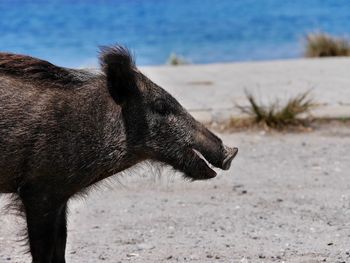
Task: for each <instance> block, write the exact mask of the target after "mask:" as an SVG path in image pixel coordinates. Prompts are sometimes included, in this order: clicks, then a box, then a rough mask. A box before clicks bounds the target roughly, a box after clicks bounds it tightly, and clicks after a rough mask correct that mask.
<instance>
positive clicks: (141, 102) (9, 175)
mask: <svg viewBox="0 0 350 263" xmlns="http://www.w3.org/2000/svg"><path fill="white" fill-rule="evenodd" d="M100 64H101V69H102V72H101V73H92V72H89V71H85V70H75V69H68V68H61V67H58V66H55V65H53V64H51V63H49V62H47V61H43V60H39V59H36V58H32V57H28V56H23V55H16V54H8V53H0V155H1V158H0V193H7V194H12V195H13V197H14V198H13V203H12V205H16V206H17V208H18V210H17V211H19V212H21V214H25V219H26V222H27V233H28V239H29V248H30V252H31V255H32V258H33V262H34V263H64V262H65V246H66V236H67V229H66V217H67V202H68V200H69V199H70V198H71V197H72V196H77V195H79V194H84V193H85V192H86V189H89V188H90V187H91V186H93V185H95V184H96V183H97V182H99V181H101V180H103V179H106V178H108V177H110V176H112V175H114V174H116V173H119V172H122V171H123V170H125V169H127V168H129V167H132V166H134V165H136V164H138V163H140V162H142V161H145V160H150V161H158V162H160V163H162V164H168V165H171V166H172V167H173V168H174V169H176V170H179V171H181V172H183V174H184V176H185V177H186V178H191V179H192V180H202V179H209V178H212V177H214V176H215V175H216V174H215V172H214V171H213V170H212V169H210V168H209V167H208V166H207V164H206V163H205V162H204V161H203V160H202V159H201V158H200V157H199V156H198V155H197V154H196V153H195V152H194V151H193V150H194V149H195V150H197V151H198V152H200V153H201V154H202V155H203V156H204V157H205V158H206V159H207V160H208V161H209V162H210V163H211V164H213V165H214V166H216V167H219V168H222V169H225V170H226V169H228V168H229V166H230V163H231V161H232V159H233V157H234V156H235V155H236V153H237V149H236V148H228V147H226V146H224V145H223V144H222V141H221V140H220V139H219V138H218V137H216V136H215V135H214V134H212V133H211V132H210V131H209V130H207V129H206V128H205V127H204V126H203V125H202V124H200V123H198V122H197V121H196V120H194V119H193V118H192V117H191V116H190V115H189V114H188V112H187V111H186V110H185V109H184V108H183V107H182V106H181V105H180V104H179V103H178V102H177V101H176V100H175V99H174V98H173V97H172V96H171V95H170V94H169V93H167V92H166V91H165V90H163V89H162V88H160V87H159V86H157V85H156V84H154V83H153V82H152V81H151V80H149V79H148V78H147V77H146V76H144V75H143V74H142V73H141V72H140V71H138V69H137V68H136V66H135V62H134V61H133V59H132V56H131V55H130V52H129V51H128V50H127V49H126V48H123V47H120V46H114V47H103V48H101V53H100Z"/></svg>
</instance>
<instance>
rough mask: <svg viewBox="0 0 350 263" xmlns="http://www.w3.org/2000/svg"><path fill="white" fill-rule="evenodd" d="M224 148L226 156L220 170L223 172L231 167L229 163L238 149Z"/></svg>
mask: <svg viewBox="0 0 350 263" xmlns="http://www.w3.org/2000/svg"><path fill="white" fill-rule="evenodd" d="M225 148H226V156H225V159H224V161H223V162H222V169H223V170H228V169H230V167H231V162H232V160H233V158H235V157H236V155H237V153H238V148H236V147H235V148H228V147H225Z"/></svg>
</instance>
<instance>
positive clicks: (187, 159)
mask: <svg viewBox="0 0 350 263" xmlns="http://www.w3.org/2000/svg"><path fill="white" fill-rule="evenodd" d="M100 63H101V67H102V70H103V72H104V74H105V76H106V80H107V87H108V90H109V93H110V94H111V96H112V98H113V99H114V101H115V103H116V104H118V105H120V108H121V116H122V118H123V125H124V129H125V133H126V138H127V139H126V141H127V142H126V143H127V150H128V151H130V152H133V154H134V155H135V156H138V158H140V159H151V160H156V161H160V162H162V163H165V164H169V165H171V166H172V167H173V168H175V169H176V170H178V171H181V172H183V174H184V175H185V177H187V178H190V179H192V180H201V179H209V178H213V177H215V176H216V172H215V171H214V170H213V169H211V168H210V167H209V166H210V165H209V164H212V165H213V166H215V167H218V168H221V169H223V170H228V169H229V168H230V165H231V161H232V160H233V158H234V157H235V156H236V154H237V151H238V149H237V148H229V147H227V146H225V145H224V144H223V143H222V141H221V139H219V138H218V137H217V136H216V135H214V134H213V133H212V132H210V131H209V130H208V129H207V128H206V127H204V125H202V124H201V123H199V122H198V121H196V120H195V119H194V118H193V117H192V116H191V115H190V114H189V113H188V112H187V111H186V110H185V109H184V108H183V107H182V106H181V105H180V103H179V102H178V101H177V100H176V99H174V98H173V97H172V96H171V95H170V94H169V93H168V92H166V91H165V90H164V89H162V88H161V87H159V86H158V85H156V84H155V83H153V82H152V81H151V80H150V79H148V78H147V77H146V76H145V75H143V74H142V73H141V72H140V71H139V70H138V69H137V68H136V66H135V63H134V61H133V59H132V56H131V55H130V53H129V51H128V50H127V49H126V48H123V47H121V46H114V47H103V48H101V55H100Z"/></svg>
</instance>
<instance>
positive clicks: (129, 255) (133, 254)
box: [126, 253, 139, 258]
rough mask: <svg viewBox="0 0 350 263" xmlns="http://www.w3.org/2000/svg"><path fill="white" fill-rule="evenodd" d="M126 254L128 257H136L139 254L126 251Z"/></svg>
mask: <svg viewBox="0 0 350 263" xmlns="http://www.w3.org/2000/svg"><path fill="white" fill-rule="evenodd" d="M126 256H127V257H128V258H136V257H138V256H139V254H136V253H128V254H126Z"/></svg>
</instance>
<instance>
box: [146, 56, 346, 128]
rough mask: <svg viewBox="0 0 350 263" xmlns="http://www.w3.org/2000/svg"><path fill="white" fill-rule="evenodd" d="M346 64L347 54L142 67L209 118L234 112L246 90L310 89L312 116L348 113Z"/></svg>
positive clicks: (269, 94) (266, 95)
mask: <svg viewBox="0 0 350 263" xmlns="http://www.w3.org/2000/svg"><path fill="white" fill-rule="evenodd" d="M349 68H350V58H323V59H291V60H277V61H267V62H247V63H229V64H210V65H187V66H186V65H185V66H178V67H174V66H161V67H143V68H141V69H142V71H143V72H144V73H145V74H146V75H147V76H149V77H150V78H151V79H152V80H154V82H155V83H157V84H159V85H161V86H162V87H163V88H165V89H166V90H168V91H169V92H170V93H171V94H173V95H174V96H175V97H176V98H177V99H178V100H179V101H180V102H181V103H182V104H183V105H184V106H185V107H186V108H187V109H189V110H190V111H191V112H192V113H193V114H194V115H195V116H196V117H197V118H198V119H199V120H201V121H204V122H210V121H220V120H225V119H228V118H230V117H232V116H233V117H235V116H237V115H239V114H240V112H239V111H238V110H237V108H236V107H235V105H236V104H239V105H246V104H247V101H246V97H245V90H247V91H250V92H252V93H253V94H254V95H256V97H257V98H258V99H261V101H262V102H266V103H269V102H273V101H274V100H275V99H276V98H278V99H280V100H281V101H283V100H287V99H289V98H290V97H292V96H295V95H296V94H300V93H302V92H306V91H310V93H311V96H312V97H313V98H314V100H315V101H316V102H317V103H318V104H319V107H318V108H316V109H314V111H313V112H312V114H313V115H315V116H318V117H341V116H344V117H348V116H349V112H350V88H349V87H350V78H349V73H348V69H349Z"/></svg>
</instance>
